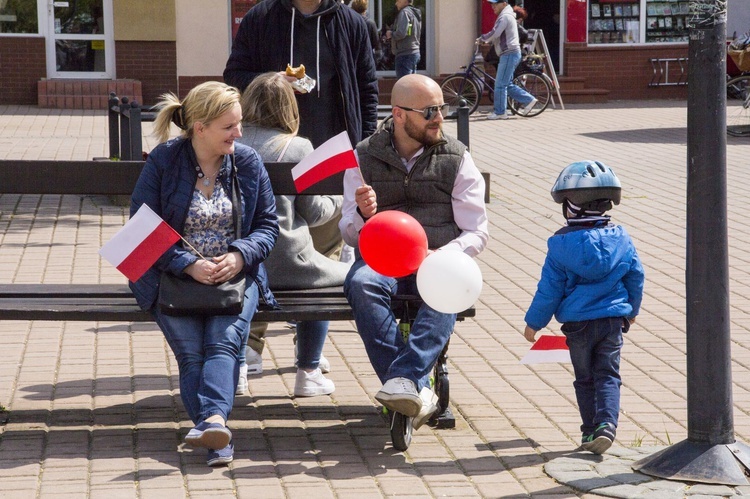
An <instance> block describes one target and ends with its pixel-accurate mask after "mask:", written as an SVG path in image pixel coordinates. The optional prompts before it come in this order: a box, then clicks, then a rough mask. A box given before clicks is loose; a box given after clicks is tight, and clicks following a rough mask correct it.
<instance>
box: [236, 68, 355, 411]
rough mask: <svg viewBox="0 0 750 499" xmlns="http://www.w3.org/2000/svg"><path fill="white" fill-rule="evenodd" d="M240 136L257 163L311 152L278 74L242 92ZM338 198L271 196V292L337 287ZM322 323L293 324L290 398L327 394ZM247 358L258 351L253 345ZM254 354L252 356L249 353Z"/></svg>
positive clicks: (340, 269)
mask: <svg viewBox="0 0 750 499" xmlns="http://www.w3.org/2000/svg"><path fill="white" fill-rule="evenodd" d="M242 116H243V125H244V136H243V137H242V138H241V139H239V141H240V142H242V143H243V144H247V145H249V146H251V147H253V148H254V149H256V150H257V151H258V153H259V154H260V156H261V158H263V161H264V162H266V163H271V162H279V161H283V162H291V163H296V162H298V161H299V160H301V159H302V158H304V157H305V156H306V155H307V154H309V153H310V152H312V150H313V146H312V144H311V143H310V141H309V140H307V139H305V138H302V137H299V136H297V132H298V130H299V123H300V119H299V111H298V109H297V100H296V98H295V96H294V90H293V89H292V86H291V84H290V83H289V82H288V81H286V79H285V78H283V77H282V76H280V75H279V74H278V73H264V74H261V75H260V76H258V77H257V78H255V79H254V80H253V81H252V82H250V85H248V87H247V89H245V91H244V92H243V93H242ZM342 203H343V198H342V196H276V214H277V215H278V217H279V240H278V242H277V243H276V247H275V248H274V250H273V251H272V252H271V255H270V256H269V257H268V260H266V262H265V265H266V268H267V269H268V279H269V282H270V283H271V287H272V288H273V289H278V290H281V289H307V288H321V287H327V286H340V285H342V284H343V283H344V279H345V278H346V273H347V271H348V270H349V265H348V264H345V263H342V262H339V261H335V260H332V259H331V258H329V256H330V255H331V254H332V253H334V252H335V250H336V249H338V248H339V247H340V246H341V244H342V240H341V233H340V232H339V230H338V226H337V224H338V220H339V219H340V216H341V205H342ZM327 334H328V321H300V322H298V323H297V352H298V355H297V367H298V369H297V378H296V382H295V385H294V394H295V395H296V396H298V397H312V396H316V395H328V394H330V393H333V391H334V389H335V387H334V384H333V381H331V380H329V379H327V378H326V377H325V376H323V372H322V370H321V366H323V368H324V370H326V371H327V366H326V365H323V364H324V362H325V364H327V361H324V359H322V358H321V357H322V356H321V352H322V350H323V344H324V343H325V339H326V336H327ZM253 339H256V340H257V338H252V335H251V343H250V344H251V347H252V348H248V352H247V353H248V358H250V357H254V356H257V355H258V354H259V352H261V351H262V342H258V341H253ZM253 350H255V351H253Z"/></svg>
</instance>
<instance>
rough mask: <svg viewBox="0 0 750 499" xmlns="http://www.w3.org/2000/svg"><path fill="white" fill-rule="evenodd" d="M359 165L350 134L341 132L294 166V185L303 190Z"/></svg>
mask: <svg viewBox="0 0 750 499" xmlns="http://www.w3.org/2000/svg"><path fill="white" fill-rule="evenodd" d="M358 166H359V163H358V162H357V156H355V154H354V149H353V148H352V143H351V141H350V140H349V135H348V134H347V133H346V132H341V133H340V134H338V135H336V136H335V137H333V138H331V139H328V140H327V141H325V142H324V143H322V144H321V145H320V146H319V147H318V148H317V149H315V150H314V151H313V152H311V153H310V154H308V155H307V156H305V158H304V159H303V160H302V161H300V162H299V163H297V166H295V167H294V168H292V178H293V179H294V187H295V188H296V189H297V192H302V191H304V190H305V189H307V188H308V187H310V186H311V185H313V184H316V183H318V182H320V181H321V180H323V179H324V178H327V177H330V176H331V175H333V174H335V173H338V172H341V171H344V170H346V169H349V168H357V167H358Z"/></svg>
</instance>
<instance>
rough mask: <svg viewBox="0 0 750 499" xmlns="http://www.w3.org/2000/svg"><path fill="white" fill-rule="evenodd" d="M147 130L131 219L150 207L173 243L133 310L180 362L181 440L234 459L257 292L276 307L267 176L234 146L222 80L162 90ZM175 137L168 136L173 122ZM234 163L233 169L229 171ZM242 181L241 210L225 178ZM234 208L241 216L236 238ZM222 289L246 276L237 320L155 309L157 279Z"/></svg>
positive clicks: (234, 97)
mask: <svg viewBox="0 0 750 499" xmlns="http://www.w3.org/2000/svg"><path fill="white" fill-rule="evenodd" d="M162 98H163V100H162V101H161V103H160V104H159V107H160V108H161V109H160V111H159V114H158V115H157V118H156V122H155V124H154V129H155V134H156V136H157V137H158V138H159V140H160V141H162V143H161V144H159V145H158V146H156V147H155V148H154V150H153V151H152V152H151V153H150V154H149V156H148V159H147V160H146V164H145V166H144V168H143V172H142V173H141V176H140V178H139V179H138V182H137V184H136V186H135V190H134V191H133V195H132V199H131V208H130V213H131V216H132V215H133V214H134V213H135V212H136V211H137V210H138V208H139V207H140V206H141V205H143V204H147V205H148V206H149V207H150V208H151V209H152V210H154V211H155V212H156V213H157V214H158V215H159V216H161V218H162V219H164V220H165V221H166V222H167V223H168V224H169V225H171V226H172V227H173V228H174V229H175V230H176V231H177V232H179V233H180V234H181V235H182V236H183V237H184V239H185V240H186V241H188V242H189V243H190V245H191V246H192V248H195V250H197V251H198V252H199V253H200V254H201V255H202V256H203V257H205V258H202V257H200V256H198V255H197V254H196V252H195V251H194V250H193V249H192V248H191V247H189V246H187V245H183V244H181V243H177V244H175V245H173V246H172V247H171V248H170V249H169V250H167V252H166V253H164V255H162V257H161V258H159V260H158V261H157V262H156V263H155V264H154V265H153V267H151V268H150V269H149V270H148V271H147V272H146V274H144V276H143V277H141V278H140V279H139V280H138V281H136V282H131V283H130V288H131V289H132V290H133V294H134V295H135V297H136V299H137V301H138V304H139V305H140V306H141V308H143V309H144V310H147V311H149V312H151V313H152V314H153V316H154V318H155V320H156V323H157V324H158V325H159V327H160V328H161V330H162V332H163V333H164V336H165V337H166V339H167V342H168V343H169V346H170V347H171V349H172V351H173V353H174V354H175V357H176V359H177V364H178V366H179V372H180V396H181V398H182V402H183V404H184V406H185V410H186V411H187V413H188V415H189V416H190V419H192V421H193V423H194V424H195V427H194V428H193V429H191V430H190V432H189V433H188V434H187V436H186V437H185V443H187V444H189V445H192V446H195V447H203V448H207V449H208V459H207V463H208V465H209V466H215V465H221V464H227V463H229V462H231V461H232V459H233V456H234V447H233V445H232V433H231V431H230V430H229V429H228V428H227V427H226V422H227V419H228V418H229V414H230V412H231V410H232V404H233V402H234V394H235V389H236V384H237V376H238V372H239V355H240V350H241V349H242V347H243V346H244V345H245V341H246V340H247V331H248V330H249V327H250V321H251V319H252V317H253V314H254V313H255V310H256V308H257V305H258V300H259V296H260V295H261V294H263V295H264V296H265V298H266V300H269V301H271V302H272V303H273V302H274V300H273V295H271V293H270V291H269V289H268V284H267V281H266V279H265V273H264V271H263V267H262V265H261V262H262V261H263V260H265V259H266V257H267V256H268V255H269V253H270V252H271V249H272V248H273V245H274V243H275V241H276V237H277V235H278V224H277V221H276V207H275V203H274V198H273V192H272V191H271V184H270V181H269V179H268V174H267V173H266V171H265V169H264V168H263V163H262V161H261V159H260V156H258V153H256V152H255V151H253V150H252V149H250V148H249V147H246V146H243V145H240V144H235V141H236V140H237V139H238V138H240V137H241V136H242V123H241V120H242V112H241V108H240V94H239V92H238V91H237V89H235V88H233V87H230V86H228V85H225V84H223V83H219V82H207V83H203V84H201V85H198V86H197V87H195V88H193V89H192V90H191V91H190V92H189V93H188V95H187V96H186V97H185V99H184V100H183V101H180V100H179V99H178V98H177V97H176V96H174V95H173V94H165V95H163V96H162ZM171 123H174V124H176V125H177V126H178V127H179V128H180V129H181V130H182V133H181V135H180V136H179V137H177V138H174V139H171V140H167V138H168V137H169V132H170V124H171ZM233 165H235V166H236V168H233ZM233 175H236V176H237V179H238V181H239V191H240V192H239V197H240V198H241V200H242V202H241V203H239V204H241V205H242V206H236V207H233V206H232V201H231V182H232V177H233ZM233 208H234V209H235V210H238V214H239V215H240V220H241V230H240V234H239V237H236V235H235V224H234V222H233V214H232V213H233ZM165 272H169V273H171V274H174V275H177V276H184V277H185V278H192V279H194V280H196V281H198V282H201V283H204V284H219V283H222V282H224V281H228V280H229V279H231V278H233V277H234V276H236V275H237V274H243V275H245V276H246V291H245V301H244V307H243V310H242V312H240V313H239V314H238V315H218V316H189V317H174V316H170V315H165V314H163V313H162V312H161V311H160V310H159V308H158V306H157V297H158V288H159V280H160V277H161V274H162V273H165Z"/></svg>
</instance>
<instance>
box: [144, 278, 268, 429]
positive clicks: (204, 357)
mask: <svg viewBox="0 0 750 499" xmlns="http://www.w3.org/2000/svg"><path fill="white" fill-rule="evenodd" d="M257 308H258V285H257V284H256V283H255V281H254V280H253V279H247V288H246V289H245V304H244V307H243V309H242V312H241V313H240V315H239V316H237V315H217V316H213V317H172V316H169V315H164V314H162V313H161V312H159V310H158V308H156V309H154V317H155V319H156V323H157V324H158V325H159V327H160V328H161V330H162V332H163V333H164V336H165V337H166V339H167V343H169V346H170V348H171V349H172V352H173V353H174V355H175V358H176V359H177V365H178V367H179V370H180V397H181V398H182V403H183V405H184V406H185V410H186V411H187V413H188V416H190V419H191V420H192V421H193V423H195V424H198V423H200V422H201V421H204V420H205V419H206V418H209V417H211V416H214V415H216V414H218V415H220V416H221V417H222V418H224V420H225V421H226V420H227V419H228V418H229V413H230V412H231V411H232V404H233V403H234V392H235V390H236V388H237V377H238V376H239V362H238V358H239V354H240V350H241V349H244V347H245V344H246V343H247V335H248V333H249V331H250V320H251V319H252V318H253V314H255V310H256V309H257Z"/></svg>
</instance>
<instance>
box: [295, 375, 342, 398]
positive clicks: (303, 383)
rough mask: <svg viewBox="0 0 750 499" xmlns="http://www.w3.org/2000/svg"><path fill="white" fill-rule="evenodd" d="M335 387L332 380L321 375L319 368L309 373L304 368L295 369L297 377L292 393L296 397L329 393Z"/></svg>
mask: <svg viewBox="0 0 750 499" xmlns="http://www.w3.org/2000/svg"><path fill="white" fill-rule="evenodd" d="M335 389H336V386H335V385H334V384H333V381H331V380H330V379H328V378H326V377H325V376H323V373H322V372H320V369H316V370H314V371H313V372H311V373H309V372H307V371H305V370H304V369H297V379H296V380H295V382H294V395H295V396H296V397H315V396H317V395H329V394H331V393H333V391H334V390H335Z"/></svg>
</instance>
